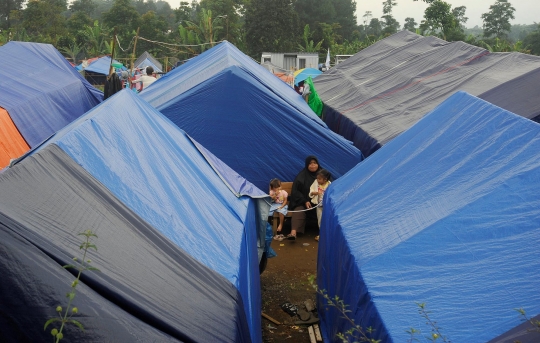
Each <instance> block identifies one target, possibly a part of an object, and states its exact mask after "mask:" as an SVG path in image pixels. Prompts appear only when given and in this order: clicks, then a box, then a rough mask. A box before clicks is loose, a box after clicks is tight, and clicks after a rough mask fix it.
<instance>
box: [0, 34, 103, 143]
mask: <svg viewBox="0 0 540 343" xmlns="http://www.w3.org/2000/svg"><path fill="white" fill-rule="evenodd" d="M0 61H2V65H3V68H0V79H1V80H2V82H0V107H3V108H5V109H6V110H7V111H8V113H9V115H10V117H11V119H12V120H13V122H14V123H15V125H16V126H17V129H18V130H19V132H20V133H21V135H22V136H23V138H24V139H25V140H26V142H27V143H28V145H29V146H30V147H32V148H33V147H35V146H36V145H38V144H39V143H41V142H42V141H44V140H45V139H47V138H48V137H50V136H51V135H52V134H53V133H55V132H56V131H58V130H59V129H61V128H63V127H64V126H66V125H67V124H68V123H70V122H72V121H73V120H75V119H76V118H78V117H79V116H81V115H82V114H84V113H85V112H87V111H88V110H90V109H91V108H92V107H94V106H96V105H97V104H99V103H100V102H101V101H103V93H102V92H101V91H99V90H97V89H96V88H94V87H92V86H91V85H90V84H89V83H88V82H87V81H86V80H85V79H84V78H83V77H82V76H81V75H79V73H78V72H77V71H76V70H75V69H74V68H73V67H72V66H71V65H70V64H69V62H68V61H66V59H65V58H64V57H63V56H62V55H61V54H60V53H59V52H58V51H57V50H56V49H55V48H54V47H53V46H52V45H50V44H40V43H27V42H9V43H7V44H6V45H4V46H1V47H0Z"/></svg>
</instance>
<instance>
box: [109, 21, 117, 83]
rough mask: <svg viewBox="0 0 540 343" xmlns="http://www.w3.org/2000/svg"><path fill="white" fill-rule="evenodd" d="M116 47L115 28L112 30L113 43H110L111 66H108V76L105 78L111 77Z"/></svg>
mask: <svg viewBox="0 0 540 343" xmlns="http://www.w3.org/2000/svg"><path fill="white" fill-rule="evenodd" d="M115 47H116V27H115V28H114V35H113V42H112V53H111V64H110V65H109V75H108V76H107V78H109V77H111V75H112V70H113V66H112V64H113V60H114V48H115Z"/></svg>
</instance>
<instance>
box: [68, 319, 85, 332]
mask: <svg viewBox="0 0 540 343" xmlns="http://www.w3.org/2000/svg"><path fill="white" fill-rule="evenodd" d="M68 322H71V323H73V324H75V325H77V327H78V328H79V329H81V330H82V331H84V326H82V324H81V323H79V322H78V321H76V320H75V319H71V320H69V321H68Z"/></svg>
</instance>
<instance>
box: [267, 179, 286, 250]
mask: <svg viewBox="0 0 540 343" xmlns="http://www.w3.org/2000/svg"><path fill="white" fill-rule="evenodd" d="M288 196H289V194H287V192H285V191H284V190H282V189H281V181H280V180H279V179H272V180H271V181H270V198H272V204H271V206H270V211H269V212H268V216H273V215H274V212H275V211H277V212H278V213H279V225H278V227H277V232H276V235H275V236H274V239H275V240H277V241H282V240H283V239H285V236H283V235H282V234H281V229H283V221H284V220H285V216H286V215H287V210H288V206H287V197H288Z"/></svg>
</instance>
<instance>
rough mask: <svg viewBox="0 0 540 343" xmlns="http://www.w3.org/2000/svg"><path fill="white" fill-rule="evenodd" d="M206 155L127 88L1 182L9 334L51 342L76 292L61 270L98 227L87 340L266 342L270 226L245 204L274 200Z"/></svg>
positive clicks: (83, 336)
mask: <svg viewBox="0 0 540 343" xmlns="http://www.w3.org/2000/svg"><path fill="white" fill-rule="evenodd" d="M198 146H199V145H198V144H197V143H195V142H193V141H192V140H191V139H190V137H188V136H187V135H186V134H185V133H184V132H183V131H181V130H180V129H178V128H177V127H176V126H175V125H174V124H172V123H171V122H170V121H169V120H167V119H166V118H165V117H163V116H162V115H161V114H160V113H159V112H157V111H156V110H155V109H153V108H152V107H151V106H150V105H149V104H147V103H146V102H144V101H143V100H141V99H140V98H139V97H138V96H137V95H136V94H134V93H133V92H131V91H129V90H124V91H121V92H120V93H118V94H116V95H114V96H113V97H111V98H110V99H108V100H107V101H106V102H104V103H102V104H101V105H100V106H98V107H96V108H95V109H93V110H92V111H90V112H88V113H87V114H86V115H84V116H83V117H81V118H79V120H77V121H75V122H73V123H72V124H71V125H70V126H68V127H66V128H65V129H64V130H62V131H60V132H58V133H57V134H56V135H55V136H54V137H53V138H51V140H49V141H48V142H47V143H46V144H44V145H43V146H41V147H40V148H39V149H37V150H36V151H34V152H33V153H32V154H31V155H29V156H28V157H26V158H25V159H24V160H22V161H21V162H19V163H18V164H15V165H14V166H13V167H11V168H8V169H7V170H6V171H5V172H4V173H3V174H2V175H0V228H1V231H0V232H1V234H2V235H3V236H4V237H10V241H8V243H6V244H3V247H2V249H7V251H8V252H9V254H8V255H9V256H11V258H10V259H9V260H4V259H2V261H1V262H0V263H1V268H2V269H1V270H2V274H3V280H4V282H3V283H2V286H3V287H4V289H2V293H1V296H2V301H0V304H2V305H0V306H10V305H11V306H12V307H11V308H15V309H16V310H14V311H13V312H12V314H13V315H12V317H14V318H15V321H16V323H17V324H18V325H11V326H8V325H7V323H6V322H4V323H3V325H2V332H3V335H6V334H7V335H8V337H17V336H16V335H22V336H21V337H25V338H29V339H28V340H30V341H40V339H37V338H39V337H42V336H41V335H42V333H43V323H44V322H45V321H46V320H47V318H48V317H51V316H53V315H54V309H55V307H56V306H57V305H59V304H62V303H63V299H65V297H64V296H63V295H64V294H65V288H62V287H61V284H62V282H64V283H65V286H66V287H69V284H70V282H66V280H69V274H66V273H67V272H65V271H63V269H62V268H61V266H62V265H63V264H67V263H68V261H69V260H70V259H71V257H72V256H77V255H76V254H77V251H78V243H77V242H78V239H77V233H78V232H81V231H84V230H87V229H91V230H93V231H94V232H95V233H96V234H97V235H98V238H96V240H95V244H96V245H97V246H98V251H97V252H95V253H93V254H92V256H91V260H92V264H93V265H94V266H95V267H97V268H99V269H100V270H101V272H85V273H84V277H83V279H82V282H81V285H80V289H81V291H80V292H81V293H82V298H81V302H82V303H83V304H86V303H88V306H89V307H87V308H86V310H85V311H84V315H85V317H84V318H81V322H83V324H87V325H88V326H89V327H88V329H87V330H86V331H85V332H84V333H79V332H76V333H74V334H76V335H77V336H76V337H78V338H80V339H78V341H79V340H80V341H89V340H92V341H96V340H98V341H99V340H100V339H99V337H104V338H106V339H107V340H110V341H117V342H128V341H137V340H138V341H145V342H150V341H159V340H168V339H170V340H178V341H183V342H186V341H190V342H217V341H219V342H222V341H228V342H260V341H261V324H260V313H261V312H260V311H261V298H260V285H259V269H258V256H257V225H258V222H259V221H260V217H261V216H260V214H259V213H258V212H257V208H256V207H257V206H256V205H257V204H256V201H255V200H254V199H253V198H252V197H251V196H244V195H242V194H239V193H241V192H246V191H247V192H248V193H250V194H251V195H253V196H255V197H256V196H257V195H260V196H265V195H264V193H263V192H261V191H260V190H257V189H256V188H255V187H253V186H252V185H251V189H250V185H249V183H247V182H246V181H245V180H243V179H242V178H241V177H240V176H238V175H237V174H235V173H234V172H233V171H232V170H231V169H230V168H228V167H226V166H224V165H223V164H222V163H221V162H219V161H218V160H217V159H216V158H215V157H213V156H211V154H209V152H208V151H206V150H204V149H202V148H201V147H200V146H199V147H198ZM199 149H201V150H199ZM201 151H202V152H201ZM227 180H229V181H232V182H230V183H228V182H226V181H227ZM239 185H240V186H244V188H243V189H240V188H239V187H238V186H239ZM15 190H16V191H15ZM0 242H1V243H0V244H2V243H4V242H5V241H4V239H2V240H0ZM11 242H17V244H18V245H19V246H21V245H25V246H27V247H29V249H30V253H28V254H25V255H23V254H20V253H17V251H18V250H15V249H16V248H17V246H13V247H12V245H11V244H10V243H11ZM21 265H23V266H24V268H21V267H20V266H21ZM44 266H46V268H43V267H44ZM26 268H29V269H30V270H31V271H32V272H28V273H21V270H26ZM38 268H40V269H38ZM37 271H39V272H37ZM6 279H7V280H8V281H7V282H6V281H5V280H6ZM21 285H25V287H24V289H23V288H22V287H21ZM28 286H31V287H33V288H34V291H31V292H30V291H28V289H27V287H28ZM13 294H17V295H18V296H17V297H14V296H11V297H10V295H13ZM44 295H46V296H47V298H46V299H47V301H42V300H43V298H42V297H43V296H44ZM8 297H9V298H8ZM86 298H88V299H86ZM77 299H78V297H77V298H75V300H74V301H75V303H76V302H77ZM100 304H105V305H106V306H101V305H100ZM30 305H31V306H30ZM29 306H30V307H31V308H32V311H29V310H28V309H27V308H28V307H29ZM79 308H80V310H81V311H83V308H84V307H83V306H82V305H81V306H79ZM5 312H6V313H10V311H9V310H6V311H5ZM104 312H108V314H107V315H105V314H104ZM36 318H43V323H41V324H39V323H37V325H36ZM140 322H143V323H144V324H141V323H140ZM85 326H86V325H85ZM117 326H118V327H119V328H118V332H116V331H115V330H114V329H115V328H116V327H117ZM132 327H134V328H135V329H132ZM47 335H48V333H47ZM133 336H137V339H135V338H133ZM162 336H165V337H166V339H162V338H161V337H162ZM4 337H5V336H4ZM96 337H97V338H96Z"/></svg>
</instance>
